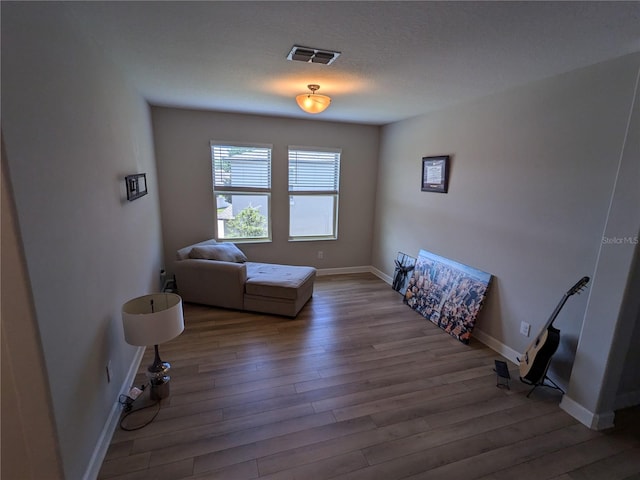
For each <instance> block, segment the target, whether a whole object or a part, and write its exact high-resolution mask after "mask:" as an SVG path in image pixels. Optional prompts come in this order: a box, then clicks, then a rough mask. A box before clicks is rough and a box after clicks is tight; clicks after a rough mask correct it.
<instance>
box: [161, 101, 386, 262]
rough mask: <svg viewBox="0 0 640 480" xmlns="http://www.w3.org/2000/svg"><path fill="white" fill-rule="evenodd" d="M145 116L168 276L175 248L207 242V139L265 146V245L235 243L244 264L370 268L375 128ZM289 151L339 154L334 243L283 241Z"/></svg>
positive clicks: (215, 116)
mask: <svg viewBox="0 0 640 480" xmlns="http://www.w3.org/2000/svg"><path fill="white" fill-rule="evenodd" d="M152 117H153V131H154V138H155V151H156V161H157V165H158V179H159V185H160V192H161V193H160V201H161V207H162V208H161V209H162V226H163V227H162V228H163V236H164V245H165V262H166V266H167V270H168V271H169V273H171V266H172V262H173V260H174V258H175V252H176V250H177V249H178V248H181V247H184V246H186V245H189V244H191V243H194V242H198V241H202V240H205V239H208V238H213V235H214V230H213V229H214V216H213V205H214V203H213V192H212V186H211V154H210V149H209V141H210V140H219V141H237V142H249V143H264V144H271V145H273V151H272V194H271V218H272V238H273V242H272V243H245V244H241V245H240V248H241V249H242V250H243V251H244V252H245V253H246V254H247V256H248V257H249V259H250V260H252V261H262V262H275V263H291V264H298V265H313V266H316V267H318V268H335V267H353V266H363V265H366V266H368V265H370V263H371V244H372V222H371V220H372V218H373V208H374V202H375V184H376V175H377V169H376V167H377V162H378V139H379V131H380V129H379V127H373V126H363V125H353V124H345V123H333V122H322V121H313V120H299V119H298V120H296V119H286V118H277V117H266V116H265V117H263V116H255V115H242V114H233V113H220V112H207V111H197V110H181V109H173V108H163V107H153V108H152ZM289 145H297V146H313V147H338V148H341V149H342V155H341V159H340V200H339V202H340V214H339V217H338V239H337V240H328V241H301V242H290V241H288V232H289V230H288V228H289V227H288V217H289V197H288V193H287V172H288V169H287V147H288V146H289ZM319 250H321V251H322V252H323V259H319V258H318V254H317V253H318V251H319Z"/></svg>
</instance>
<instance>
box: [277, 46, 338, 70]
mask: <svg viewBox="0 0 640 480" xmlns="http://www.w3.org/2000/svg"><path fill="white" fill-rule="evenodd" d="M339 56H340V52H334V51H331V50H320V49H319V48H309V47H301V46H299V45H294V46H293V48H292V49H291V51H290V52H289V55H287V60H296V61H298V62H306V63H321V64H323V65H331V64H332V63H333V62H335V60H336V58H338V57H339Z"/></svg>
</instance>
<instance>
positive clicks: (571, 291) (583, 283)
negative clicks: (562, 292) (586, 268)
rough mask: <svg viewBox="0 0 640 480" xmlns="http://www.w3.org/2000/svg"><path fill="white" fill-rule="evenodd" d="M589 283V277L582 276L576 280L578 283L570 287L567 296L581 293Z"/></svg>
mask: <svg viewBox="0 0 640 480" xmlns="http://www.w3.org/2000/svg"><path fill="white" fill-rule="evenodd" d="M587 283H589V277H582V278H581V279H580V280H578V281H577V282H576V284H575V285H574V286H573V287H571V288H570V289H569V291H568V292H567V297H569V296H571V295H573V294H574V293H580V292H581V291H582V290H583V289H584V288H585V287H586V286H587Z"/></svg>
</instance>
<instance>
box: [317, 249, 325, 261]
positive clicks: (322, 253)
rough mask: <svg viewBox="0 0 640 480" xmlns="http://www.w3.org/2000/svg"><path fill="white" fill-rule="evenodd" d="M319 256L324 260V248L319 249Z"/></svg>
mask: <svg viewBox="0 0 640 480" xmlns="http://www.w3.org/2000/svg"><path fill="white" fill-rule="evenodd" d="M318 258H319V259H320V260H322V259H323V258H324V252H323V251H322V250H318Z"/></svg>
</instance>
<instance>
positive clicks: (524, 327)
mask: <svg viewBox="0 0 640 480" xmlns="http://www.w3.org/2000/svg"><path fill="white" fill-rule="evenodd" d="M530 331H531V325H529V324H528V323H527V322H522V323H521V324H520V333H521V334H522V335H524V336H525V337H528V336H529V332H530Z"/></svg>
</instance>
